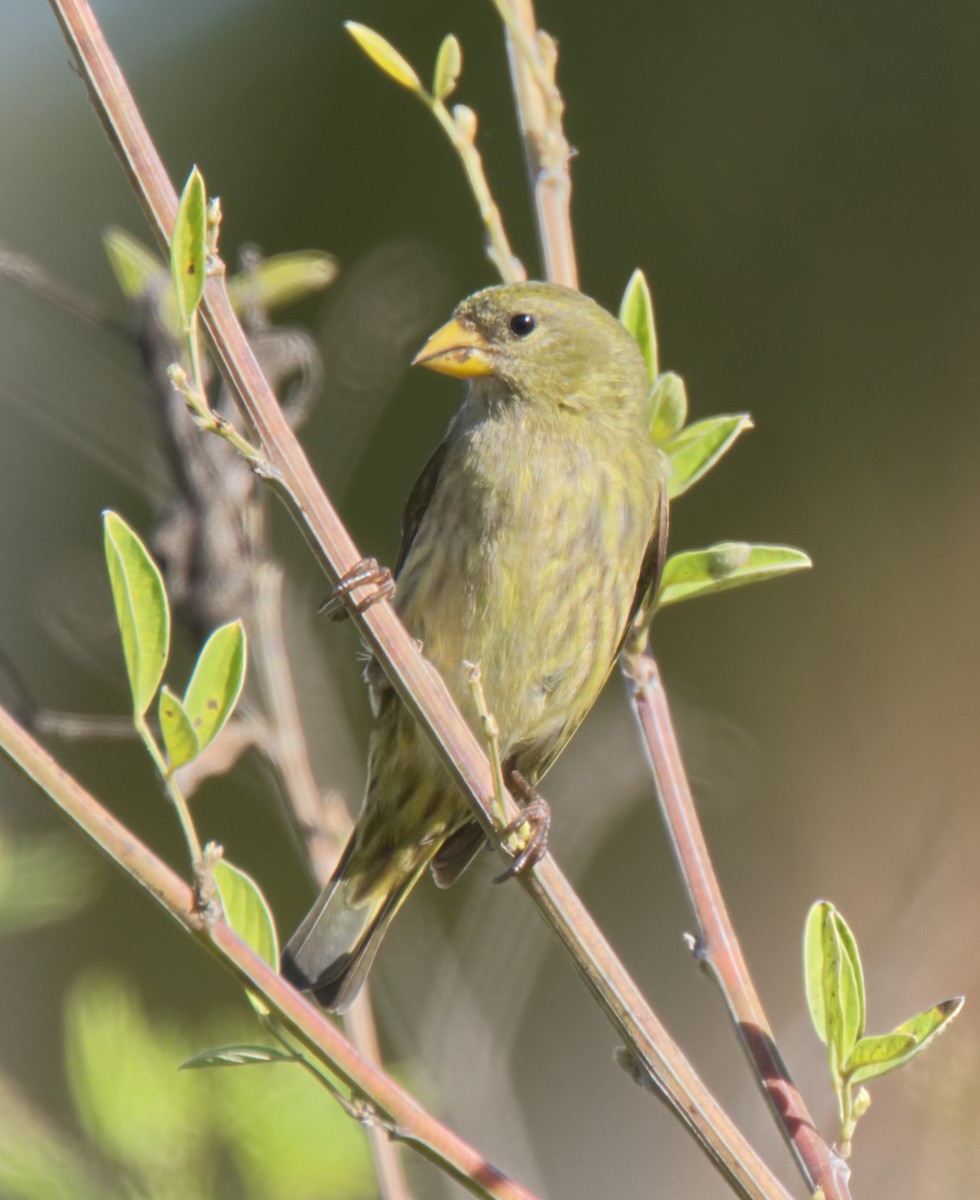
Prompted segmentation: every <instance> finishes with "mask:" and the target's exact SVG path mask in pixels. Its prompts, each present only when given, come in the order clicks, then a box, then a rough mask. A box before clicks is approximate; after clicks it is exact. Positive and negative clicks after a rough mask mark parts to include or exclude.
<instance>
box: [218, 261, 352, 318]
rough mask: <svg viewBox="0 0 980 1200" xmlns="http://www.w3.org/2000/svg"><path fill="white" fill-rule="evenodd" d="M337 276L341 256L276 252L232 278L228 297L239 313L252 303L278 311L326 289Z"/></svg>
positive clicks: (265, 309)
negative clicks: (338, 261)
mask: <svg viewBox="0 0 980 1200" xmlns="http://www.w3.org/2000/svg"><path fill="white" fill-rule="evenodd" d="M336 278H337V260H336V259H335V258H334V257H333V255H332V254H326V253H324V252H323V251H322V250H300V251H297V252H296V253H294V254H274V255H272V256H271V257H270V258H263V259H262V261H261V262H260V263H257V264H256V266H255V267H253V268H252V269H251V270H248V271H243V272H242V273H241V274H239V275H235V276H233V277H232V278H231V279H229V280H228V298H229V299H230V300H231V304H232V307H233V308H234V310H235V312H237V313H239V314H241V313H242V312H243V311H244V310H245V309H246V308H248V307H250V306H254V307H256V308H259V309H261V310H262V311H263V312H275V310H276V309H278V308H283V307H284V306H285V305H287V304H295V303H296V301H297V300H303V299H305V298H306V297H307V296H309V295H311V294H312V293H313V292H318V291H322V290H323V288H325V287H328V286H329V285H330V284H331V283H333V281H334V280H335V279H336Z"/></svg>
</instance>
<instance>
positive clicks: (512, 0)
mask: <svg viewBox="0 0 980 1200" xmlns="http://www.w3.org/2000/svg"><path fill="white" fill-rule="evenodd" d="M494 4H495V5H496V7H497V10H498V12H499V13H500V15H501V18H502V19H503V21H504V24H505V26H506V28H507V47H508V51H509V55H510V65H511V75H512V79H513V84H514V95H515V100H516V103H517V110H518V116H519V119H520V122H521V128H522V130H523V132H524V138H525V150H526V153H527V161H528V173H529V175H530V178H531V183H532V187H533V191H534V198H535V204H536V207H537V224H538V235H539V238H540V240H541V244H542V254H543V257H544V261H545V264H546V270H547V277H548V279H549V280H551V281H552V282H554V283H566V284H569V286H572V287H576V286H577V280H576V274H575V251H574V243H573V239H572V232H571V224H570V217H569V198H570V193H571V182H570V179H569V175H568V158H569V151H568V143H567V142H566V141H565V140H564V136H563V134H562V127H561V116H562V111H563V104H562V101H561V95H560V93H559V92H558V89H557V86H556V84H555V71H554V67H555V57H556V52H555V49H554V42H553V41H552V40H551V39H550V37H548V35H547V34H542V33H540V32H539V31H538V29H537V26H536V22H535V17H534V6H533V0H494ZM548 47H550V48H551V49H550V50H548ZM542 48H543V49H544V50H545V52H546V53H547V55H548V57H547V59H546V60H545V61H543V60H542ZM623 672H624V675H625V676H626V679H627V689H628V691H629V693H630V699H631V702H632V704H633V709H634V713H635V714H636V718H637V721H638V723H639V726H640V731H641V734H642V736H643V743H644V747H645V749H646V752H647V757H648V759H649V761H650V766H651V769H652V770H653V774H654V778H655V780H656V784H657V792H658V795H659V797H660V803H661V810H662V812H663V816H664V821H665V823H666V825H667V828H668V832H669V833H670V837H671V841H672V843H673V846H674V853H675V855H676V856H677V860H678V863H679V864H680V868H681V874H682V875H683V878H684V883H685V886H686V888H687V890H688V893H689V895H690V898H691V904H692V906H693V908H694V913H695V917H696V919H697V921H698V925H699V927H700V936H699V939H698V946H697V954H698V957H699V959H700V960H701V961H702V962H703V963H704V964H705V965H706V966H707V967H708V968H709V969H710V971H711V973H712V974H713V975H714V977H715V979H716V981H717V983H718V985H719V987H720V988H721V991H722V995H723V996H724V998H725V1001H726V1003H727V1004H728V1008H729V1011H730V1012H731V1014H732V1018H733V1020H734V1021H735V1023H736V1027H737V1029H738V1032H739V1036H740V1037H741V1039H742V1044H743V1046H744V1047H745V1050H746V1053H747V1054H748V1056H749V1060H750V1062H751V1063H752V1065H753V1067H754V1068H755V1071H756V1074H757V1076H758V1080H759V1083H760V1085H761V1087H762V1090H763V1093H764V1094H765V1096H766V1099H767V1100H768V1101H769V1105H770V1108H771V1109H772V1112H773V1116H774V1117H775V1119H776V1123H777V1125H778V1126H779V1129H780V1131H781V1133H782V1134H783V1137H784V1138H785V1139H786V1141H787V1143H788V1144H789V1146H790V1149H791V1150H792V1152H793V1154H794V1156H795V1157H796V1160H797V1163H798V1164H799V1166H800V1169H801V1171H802V1173H803V1176H804V1178H805V1179H806V1181H807V1184H808V1185H809V1187H810V1188H811V1190H814V1189H816V1188H817V1187H818V1186H819V1187H822V1188H823V1191H824V1196H825V1197H826V1200H849V1198H850V1192H849V1191H848V1185H847V1180H848V1176H849V1173H850V1172H849V1169H848V1167H847V1165H846V1163H845V1162H844V1160H843V1159H842V1158H840V1157H839V1156H838V1155H836V1154H835V1153H834V1152H833V1151H832V1150H831V1149H830V1147H829V1146H828V1145H827V1143H826V1142H825V1141H824V1140H823V1138H821V1137H820V1135H819V1134H818V1133H817V1131H816V1129H815V1128H814V1125H813V1120H812V1118H811V1117H810V1114H809V1112H808V1111H807V1108H806V1105H805V1104H804V1102H803V1098H802V1096H801V1095H800V1093H799V1092H798V1091H797V1089H796V1086H795V1085H794V1083H793V1081H792V1079H791V1078H790V1076H789V1073H788V1071H787V1070H786V1066H785V1064H784V1063H783V1060H782V1056H781V1055H780V1053H779V1049H778V1048H777V1046H776V1043H775V1040H774V1038H773V1035H772V1030H771V1029H770V1027H769V1022H768V1020H767V1019H766V1015H765V1012H764V1010H763V1008H762V1004H761V1002H760V1000H759V996H758V993H757V992H756V990H755V986H754V984H753V983H752V978H751V976H750V975H749V971H748V967H747V966H746V963H745V959H744V958H743V957H742V951H741V947H740V946H739V944H738V940H737V938H736V936H735V931H734V929H733V928H732V924H731V920H730V919H729V917H728V913H727V910H726V909H725V905H724V901H723V900H722V896H721V890H720V888H719V887H718V881H717V879H716V877H715V874H714V869H713V867H712V865H711V859H710V856H709V854H708V847H707V844H706V842H705V840H704V835H703V833H702V832H701V827H700V825H699V823H698V818H697V812H696V810H695V807H694V800H693V797H692V795H691V788H690V784H689V783H688V780H687V775H686V772H685V770H684V763H683V760H682V759H681V755H680V749H679V747H678V745H677V735H676V733H675V732H674V727H673V723H672V721H671V716H670V709H669V707H668V705H667V694H666V692H665V691H664V688H663V684H662V683H661V680H660V673H659V671H658V670H657V664H656V662H655V661H654V659H653V658H652V656H651V655H649V654H647V653H643V654H636V655H633V656H631V657H630V658H628V659H627V657H626V656H625V655H624V658H623Z"/></svg>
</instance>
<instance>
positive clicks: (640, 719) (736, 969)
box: [623, 653, 850, 1200]
mask: <svg viewBox="0 0 980 1200" xmlns="http://www.w3.org/2000/svg"><path fill="white" fill-rule="evenodd" d="M623 674H624V676H625V678H626V687H627V690H628V692H629V696H630V702H631V704H632V706H633V712H634V715H635V716H636V720H637V723H638V725H639V728H640V735H641V738H642V741H643V746H644V749H645V750H646V754H647V758H648V760H649V763H650V769H651V770H652V772H653V777H654V780H655V782H656V785H657V795H658V796H659V798H660V807H661V811H662V813H663V818H664V823H665V825H666V826H667V830H668V832H669V834H670V839H671V844H672V845H673V848H674V855H675V857H676V859H677V863H678V866H679V867H680V871H681V875H682V877H683V880H684V886H685V887H686V889H687V893H688V896H689V897H690V900H691V907H692V908H693V910H694V916H695V919H696V920H697V923H698V929H699V933H698V939H697V943H696V945H695V951H694V952H695V955H696V956H697V959H698V962H699V963H700V964H701V965H702V966H704V967H705V968H706V969H707V970H708V971H709V973H710V974H711V975H712V976H713V978H714V980H715V982H716V983H717V984H718V987H719V988H720V990H721V994H722V996H723V997H724V1000H725V1003H726V1005H727V1006H728V1011H729V1013H730V1014H731V1017H732V1020H733V1021H734V1022H735V1028H736V1029H737V1030H738V1035H739V1037H740V1038H741V1041H742V1046H743V1048H744V1049H745V1052H746V1054H747V1055H748V1058H749V1062H750V1063H751V1064H752V1066H753V1067H754V1069H755V1073H756V1076H757V1077H758V1081H759V1085H760V1086H761V1088H762V1091H763V1094H764V1095H765V1097H766V1100H767V1101H768V1102H769V1106H770V1108H771V1109H772V1112H773V1116H774V1117H775V1119H776V1124H777V1125H778V1126H779V1129H780V1132H781V1133H782V1135H783V1137H784V1138H785V1139H786V1141H787V1143H788V1145H789V1147H790V1149H791V1151H792V1152H793V1155H794V1156H795V1158H796V1161H797V1163H798V1165H799V1167H800V1170H801V1171H802V1173H803V1177H804V1178H805V1179H806V1181H807V1183H808V1185H809V1187H810V1188H811V1190H815V1189H816V1188H817V1187H818V1186H819V1187H822V1188H823V1193H824V1196H825V1197H826V1200H848V1198H849V1196H850V1192H849V1190H848V1176H849V1175H850V1168H849V1167H848V1165H847V1163H846V1162H845V1161H844V1159H843V1158H841V1157H840V1155H839V1154H836V1153H835V1152H834V1151H833V1150H832V1149H831V1148H830V1147H829V1146H828V1145H827V1143H826V1142H825V1141H824V1140H823V1138H822V1137H821V1136H820V1134H819V1133H818V1132H817V1130H816V1129H815V1128H814V1125H813V1118H812V1117H811V1116H810V1114H809V1112H808V1111H807V1107H806V1104H805V1102H804V1100H803V1097H802V1096H801V1095H800V1093H799V1091H798V1090H797V1088H796V1085H795V1084H794V1083H793V1080H792V1079H791V1078H790V1075H789V1072H788V1071H787V1069H786V1064H785V1063H784V1062H783V1057H782V1055H781V1054H780V1053H779V1047H778V1046H777V1045H776V1042H775V1039H774V1037H773V1033H772V1029H771V1028H770V1026H769V1021H768V1018H767V1017H766V1014H765V1010H764V1009H763V1007H762V1002H761V1000H760V999H759V994H758V992H757V991H756V989H755V984H754V983H753V982H752V976H751V975H750V974H749V968H748V965H747V964H746V962H745V958H744V957H743V955H742V948H741V946H740V945H739V942H738V938H737V936H736V934H735V929H734V927H733V926H732V922H731V918H730V917H729V915H728V910H727V908H726V907H725V901H724V898H723V897H722V894H721V888H720V887H719V885H718V879H717V876H716V875H715V872H714V867H713V866H712V863H711V856H710V855H709V853H708V845H707V842H706V841H705V838H704V832H703V831H702V829H701V824H700V822H699V820H698V815H697V810H696V808H695V806H694V797H693V796H692V795H691V786H690V784H689V783H688V779H687V774H686V772H685V770H684V763H683V761H682V759H681V752H680V747H679V746H678V744H677V735H676V733H675V732H674V725H673V722H672V720H671V715H670V707H669V705H668V703H667V693H666V691H665V690H664V686H663V682H662V680H661V678H660V672H659V670H658V669H657V664H656V662H654V660H653V658H652V657H651V656H650V655H649V654H647V653H641V654H636V655H632V656H630V658H629V659H626V660H624V662H623Z"/></svg>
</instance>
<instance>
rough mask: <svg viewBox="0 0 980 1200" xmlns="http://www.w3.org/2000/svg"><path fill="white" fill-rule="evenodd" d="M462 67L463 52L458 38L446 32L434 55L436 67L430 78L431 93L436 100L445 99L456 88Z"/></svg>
mask: <svg viewBox="0 0 980 1200" xmlns="http://www.w3.org/2000/svg"><path fill="white" fill-rule="evenodd" d="M462 69H463V52H462V50H461V49H460V45H459V38H458V37H456V35H455V34H454V33H447V34H446V36H445V37H444V38H443V39H442V45H441V46H440V47H439V53H438V54H437V55H436V69H435V74H434V76H433V80H432V94H433V96H434V97H435V98H436V99H437V100H445V99H446V97H447V96H451V95H452V93H453V92H454V91H455V90H456V84H457V82H458V80H459V73H460V71H461V70H462Z"/></svg>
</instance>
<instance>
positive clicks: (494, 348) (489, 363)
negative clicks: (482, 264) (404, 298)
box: [413, 283, 649, 416]
mask: <svg viewBox="0 0 980 1200" xmlns="http://www.w3.org/2000/svg"><path fill="white" fill-rule="evenodd" d="M413 361H414V363H416V364H418V365H420V366H424V367H429V368H430V369H431V370H433V371H440V372H442V373H443V374H445V375H455V376H458V377H460V378H465V379H473V378H481V377H488V376H489V377H494V378H496V379H497V380H499V381H500V383H502V384H503V385H504V388H505V389H506V392H507V393H509V395H510V396H511V397H512V398H513V399H515V400H517V401H519V402H523V403H527V404H534V405H545V406H548V407H553V408H555V409H566V410H569V411H575V412H581V413H588V414H593V415H596V416H601V415H605V414H608V415H610V416H612V415H613V413H614V412H616V413H621V412H623V411H624V410H635V414H634V412H633V411H630V414H629V415H630V416H633V415H642V411H643V410H644V409H645V405H646V397H647V392H648V389H649V380H648V376H647V369H646V364H645V363H644V361H643V356H642V354H641V353H640V349H639V346H638V345H637V343H636V341H635V340H634V338H633V337H632V336H631V335H630V334H629V333H628V332H627V330H626V329H624V328H623V326H622V325H621V324H620V322H619V321H617V320H616V318H615V317H613V316H612V315H611V314H610V313H608V312H606V310H605V309H603V308H601V307H600V306H599V305H598V304H596V302H595V301H594V300H590V299H589V297H588V296H584V295H582V293H581V292H576V291H573V290H572V289H570V288H565V287H559V286H558V285H556V284H550V283H507V284H502V285H500V286H498V287H490V288H486V289H484V290H483V291H481V292H476V293H475V294H474V295H472V296H469V297H468V298H467V299H466V300H464V301H463V302H462V303H461V304H459V305H458V306H457V308H456V310H455V312H454V313H453V316H452V319H451V320H450V321H448V322H447V323H446V324H445V325H443V326H442V328H441V329H438V330H436V332H435V333H434V334H433V335H432V337H430V338H429V340H428V341H427V342H426V343H425V345H424V346H423V347H422V349H421V350H420V351H419V352H418V354H417V355H416V356H415V359H414V360H413Z"/></svg>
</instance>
